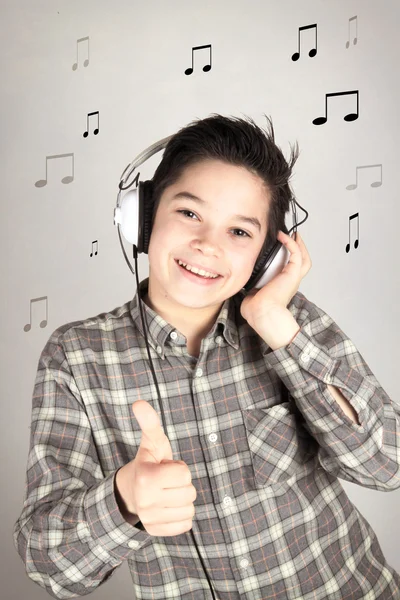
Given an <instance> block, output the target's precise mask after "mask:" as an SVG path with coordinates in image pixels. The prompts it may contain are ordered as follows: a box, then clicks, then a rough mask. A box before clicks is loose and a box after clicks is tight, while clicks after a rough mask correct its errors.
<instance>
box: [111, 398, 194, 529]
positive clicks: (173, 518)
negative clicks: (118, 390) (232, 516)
mask: <svg viewBox="0 0 400 600" xmlns="http://www.w3.org/2000/svg"><path fill="white" fill-rule="evenodd" d="M132 412H133V414H134V415H135V417H136V420H137V421H138V423H139V426H140V429H141V430H142V439H141V441H140V446H139V449H138V451H137V454H136V456H135V458H134V459H133V460H131V461H130V462H129V463H127V464H126V465H124V466H123V467H122V468H121V469H120V470H119V471H118V473H117V476H116V478H115V485H116V487H117V490H118V492H119V495H120V497H121V498H122V501H123V503H124V508H126V511H128V512H129V513H130V514H131V515H137V516H138V517H139V519H140V520H141V522H142V523H143V526H144V528H145V529H146V531H147V532H148V533H150V534H151V535H160V536H173V535H179V534H180V533H185V532H187V531H189V530H190V529H191V528H192V520H193V517H194V513H195V509H194V504H193V503H194V501H195V500H196V497H197V492H196V488H195V487H194V486H193V485H192V483H191V481H192V475H191V472H190V470H189V467H188V466H187V464H186V463H185V462H183V461H182V460H173V459H172V449H171V445H170V443H169V439H168V438H167V436H166V435H165V433H164V430H163V428H162V427H161V423H160V419H159V417H158V415H157V413H156V411H155V410H154V408H153V407H152V406H151V405H150V404H149V403H148V402H146V401H145V400H138V401H137V402H135V403H134V404H132Z"/></svg>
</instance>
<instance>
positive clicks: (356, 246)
mask: <svg viewBox="0 0 400 600" xmlns="http://www.w3.org/2000/svg"><path fill="white" fill-rule="evenodd" d="M353 219H357V239H356V241H355V242H354V248H355V249H356V250H357V248H358V242H359V239H360V218H359V213H355V214H354V215H351V217H349V243H348V244H346V252H350V222H351V221H352V220H353Z"/></svg>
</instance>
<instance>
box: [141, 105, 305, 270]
mask: <svg viewBox="0 0 400 600" xmlns="http://www.w3.org/2000/svg"><path fill="white" fill-rule="evenodd" d="M264 116H265V117H266V118H267V119H268V122H269V124H270V127H271V131H270V132H269V131H264V130H263V129H261V128H260V127H259V126H258V125H257V124H256V123H255V122H254V121H253V119H251V118H250V117H245V118H244V119H241V118H239V117H231V118H228V117H224V116H222V115H219V114H216V113H213V114H212V115H211V116H210V117H207V118H205V119H201V120H198V121H192V122H191V123H190V124H189V125H187V126H186V127H183V128H182V129H180V130H179V131H178V132H177V133H176V134H175V135H173V137H172V138H171V139H170V140H169V142H168V144H167V146H166V147H165V150H164V154H163V158H162V160H161V162H160V164H159V166H158V167H157V169H156V171H155V173H154V176H153V178H152V180H151V181H152V182H153V193H152V198H153V201H154V208H153V222H152V224H153V223H154V218H155V215H156V212H157V208H158V205H159V202H160V199H161V196H162V194H163V192H164V190H165V188H167V187H168V186H170V185H173V184H174V183H175V182H176V181H177V180H178V179H179V178H180V177H181V175H182V172H183V171H184V169H185V168H186V167H188V166H190V165H194V164H196V163H199V162H201V161H202V160H206V159H217V160H222V161H224V162H226V163H228V164H231V165H238V166H242V167H245V168H247V169H248V170H249V171H250V172H251V173H252V174H253V175H258V176H259V177H260V178H261V179H262V181H263V182H264V186H265V188H266V190H267V191H268V192H269V194H270V204H269V211H268V223H267V237H266V239H265V241H264V244H263V247H262V249H261V251H260V253H259V255H258V257H257V260H258V258H259V257H260V256H261V254H262V253H263V252H264V250H265V249H266V248H269V247H271V246H272V245H273V244H274V243H275V242H276V241H277V235H278V231H279V229H281V230H283V231H287V229H286V228H285V214H286V213H287V211H288V210H289V208H290V200H291V198H293V197H294V196H293V193H292V191H291V188H290V185H289V179H290V177H291V175H292V169H293V166H294V164H295V162H296V161H297V159H298V157H299V147H298V143H297V142H296V144H295V147H294V149H293V148H291V157H290V160H289V163H288V162H286V160H285V158H284V156H283V154H282V152H281V150H280V148H278V146H277V145H276V144H275V133H274V127H273V124H272V120H271V119H269V118H268V117H267V116H266V115H264Z"/></svg>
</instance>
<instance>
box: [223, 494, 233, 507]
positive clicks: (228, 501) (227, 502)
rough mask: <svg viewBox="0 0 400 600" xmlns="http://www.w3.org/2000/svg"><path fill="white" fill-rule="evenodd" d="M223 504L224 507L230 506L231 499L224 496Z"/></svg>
mask: <svg viewBox="0 0 400 600" xmlns="http://www.w3.org/2000/svg"><path fill="white" fill-rule="evenodd" d="M224 504H225V506H230V505H231V504H232V498H231V497H230V496H225V498H224Z"/></svg>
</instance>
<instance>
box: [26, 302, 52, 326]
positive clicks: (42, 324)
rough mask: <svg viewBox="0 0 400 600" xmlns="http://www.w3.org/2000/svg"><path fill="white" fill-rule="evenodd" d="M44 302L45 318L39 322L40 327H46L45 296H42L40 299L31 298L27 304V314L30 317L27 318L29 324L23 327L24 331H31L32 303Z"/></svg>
mask: <svg viewBox="0 0 400 600" xmlns="http://www.w3.org/2000/svg"><path fill="white" fill-rule="evenodd" d="M44 300H45V301H46V318H45V319H43V321H40V327H41V328H42V329H43V327H46V325H47V319H48V306H47V296H42V297H41V298H32V299H31V301H30V304H29V312H30V317H29V323H27V324H26V325H25V327H24V331H30V330H31V325H32V303H33V302H42V301H44Z"/></svg>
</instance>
